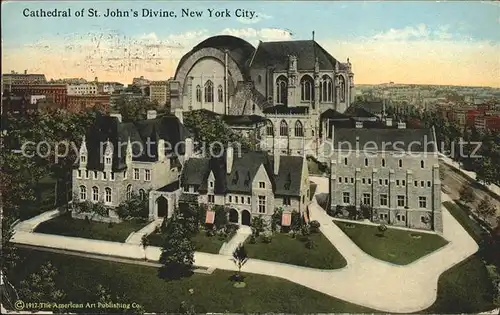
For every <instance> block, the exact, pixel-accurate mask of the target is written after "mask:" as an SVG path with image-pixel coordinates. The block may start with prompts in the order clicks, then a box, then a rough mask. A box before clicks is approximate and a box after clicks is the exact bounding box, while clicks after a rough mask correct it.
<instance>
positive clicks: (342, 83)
mask: <svg viewBox="0 0 500 315" xmlns="http://www.w3.org/2000/svg"><path fill="white" fill-rule="evenodd" d="M339 90H340V91H339V92H340V93H339V94H340V101H341V102H345V95H346V85H345V79H344V77H343V76H341V75H339Z"/></svg>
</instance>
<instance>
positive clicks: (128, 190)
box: [126, 185, 132, 200]
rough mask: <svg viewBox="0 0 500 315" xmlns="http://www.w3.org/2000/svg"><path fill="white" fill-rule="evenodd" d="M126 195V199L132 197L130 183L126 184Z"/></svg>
mask: <svg viewBox="0 0 500 315" xmlns="http://www.w3.org/2000/svg"><path fill="white" fill-rule="evenodd" d="M126 197H127V200H130V199H132V185H128V186H127V195H126Z"/></svg>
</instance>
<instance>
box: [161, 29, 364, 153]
mask: <svg viewBox="0 0 500 315" xmlns="http://www.w3.org/2000/svg"><path fill="white" fill-rule="evenodd" d="M353 76H354V74H353V72H352V68H351V64H350V62H349V60H347V62H346V63H342V62H340V61H338V60H336V59H335V58H334V57H332V56H331V55H330V54H329V53H328V52H327V51H326V50H325V49H323V48H322V47H321V46H320V45H319V44H318V43H317V42H316V41H314V39H313V40H297V41H279V42H260V43H259V45H258V46H257V48H254V47H253V46H252V45H251V44H249V43H248V42H246V41H244V40H243V39H240V38H237V37H233V36H215V37H211V38H208V39H206V40H205V41H203V42H201V43H200V44H198V45H197V46H195V47H194V48H193V49H192V50H191V51H190V52H188V53H187V54H186V55H185V56H183V57H182V59H181V60H180V62H179V65H178V67H177V70H176V73H175V77H174V80H173V81H171V82H170V95H171V106H172V110H176V111H177V112H178V111H180V110H182V111H190V110H199V109H205V110H210V111H213V112H215V113H218V114H222V115H242V116H243V115H259V116H263V117H265V118H266V124H265V125H263V126H262V127H258V128H259V130H258V131H259V137H260V139H261V140H263V141H261V146H262V149H266V150H268V151H271V152H273V153H274V152H275V151H279V152H281V154H287V155H303V154H304V153H307V154H314V155H316V154H317V150H318V147H319V140H320V138H319V130H320V126H319V117H320V115H321V114H322V113H323V112H324V111H326V110H328V109H334V110H336V111H338V112H344V111H345V110H346V109H347V108H348V107H349V106H350V104H351V102H352V101H353V100H354V91H353V89H354V81H353ZM259 126H260V125H259ZM304 151H305V152H304Z"/></svg>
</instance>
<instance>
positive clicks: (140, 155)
mask: <svg viewBox="0 0 500 315" xmlns="http://www.w3.org/2000/svg"><path fill="white" fill-rule="evenodd" d="M188 136H189V132H188V131H187V129H186V128H185V127H184V125H182V124H181V122H180V121H179V120H178V119H177V118H176V117H175V116H173V115H166V116H161V117H157V116H156V112H155V111H148V119H146V120H143V121H136V122H127V123H124V122H122V121H121V117H120V115H115V116H114V117H111V116H105V117H98V118H97V120H96V123H95V125H94V126H92V127H91V128H90V129H89V130H88V132H87V134H86V135H85V137H84V138H83V141H82V144H81V146H80V151H79V156H80V160H79V163H78V165H76V168H75V169H74V170H73V195H74V198H73V200H74V202H83V201H90V202H93V203H97V202H101V201H102V202H103V203H104V205H105V206H107V207H109V208H110V209H111V210H110V211H109V216H108V217H99V216H96V217H93V219H95V220H101V221H112V222H118V221H119V218H118V216H117V214H116V212H115V211H114V210H113V208H116V207H117V206H118V205H119V204H120V203H122V202H124V201H126V200H127V199H130V198H131V196H132V194H134V193H135V194H137V195H139V196H140V198H149V205H150V207H149V217H150V219H155V218H158V217H167V216H170V215H171V214H172V213H173V210H174V207H175V205H176V203H177V200H178V196H179V194H180V190H179V180H178V178H179V175H180V172H181V163H183V159H184V153H185V152H186V151H188V152H189V151H190V150H192V149H190V147H192V141H189V140H187V141H186V139H187V137H188ZM189 144H191V145H189ZM72 215H73V216H74V217H76V218H84V217H85V216H86V215H88V214H85V213H80V214H79V213H76V212H73V214H72Z"/></svg>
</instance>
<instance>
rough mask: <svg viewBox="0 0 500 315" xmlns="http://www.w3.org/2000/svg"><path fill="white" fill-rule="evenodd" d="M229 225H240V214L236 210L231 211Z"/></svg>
mask: <svg viewBox="0 0 500 315" xmlns="http://www.w3.org/2000/svg"><path fill="white" fill-rule="evenodd" d="M229 223H236V224H239V223H240V214H239V213H238V211H237V210H236V209H233V208H231V209H229Z"/></svg>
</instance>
